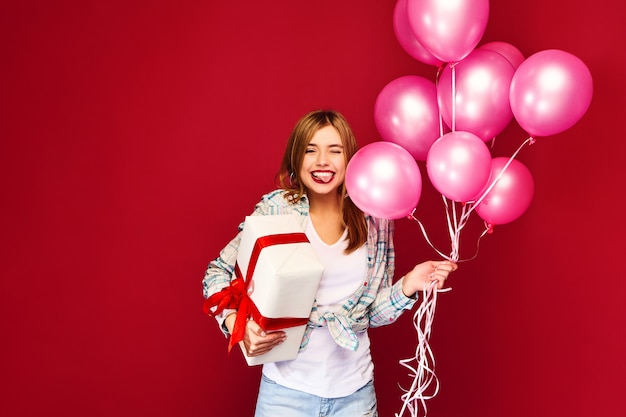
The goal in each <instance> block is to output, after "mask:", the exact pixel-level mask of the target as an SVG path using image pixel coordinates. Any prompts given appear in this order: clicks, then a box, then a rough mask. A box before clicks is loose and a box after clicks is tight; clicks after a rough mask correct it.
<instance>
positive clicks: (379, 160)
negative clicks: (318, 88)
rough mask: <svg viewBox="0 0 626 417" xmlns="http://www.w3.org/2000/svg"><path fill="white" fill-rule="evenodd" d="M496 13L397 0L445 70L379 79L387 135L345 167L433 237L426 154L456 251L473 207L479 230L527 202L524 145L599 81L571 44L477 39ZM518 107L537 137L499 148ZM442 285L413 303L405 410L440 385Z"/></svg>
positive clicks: (572, 113) (384, 213)
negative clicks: (421, 216) (425, 199)
mask: <svg viewBox="0 0 626 417" xmlns="http://www.w3.org/2000/svg"><path fill="white" fill-rule="evenodd" d="M488 16H489V0H454V1H450V0H397V2H396V6H395V9H394V14H393V27H394V31H395V34H396V38H397V39H398V41H399V43H400V45H401V46H402V48H404V50H405V51H406V52H407V53H408V54H409V55H411V56H412V57H413V58H415V59H416V60H418V61H420V62H422V63H425V64H428V65H435V66H437V67H438V71H437V77H436V80H435V81H434V82H433V81H431V80H429V79H427V78H424V77H420V76H416V75H407V76H403V77H400V78H397V79H395V80H393V81H391V82H390V83H388V84H387V85H386V86H385V87H384V88H383V89H382V91H381V92H380V93H379V95H378V97H377V99H376V103H375V108H374V120H375V123H376V127H377V129H378V131H379V133H380V135H381V137H382V139H383V140H382V141H379V142H375V143H372V144H369V145H366V146H365V147H363V148H361V149H360V150H359V151H358V152H357V153H356V154H355V155H354V156H353V157H352V159H351V160H350V162H349V163H348V167H347V170H346V187H347V190H348V194H349V195H350V197H351V199H352V200H353V201H354V203H355V204H356V205H357V206H358V207H359V208H360V209H361V210H363V211H364V212H366V213H368V214H371V215H373V216H375V217H382V218H390V219H397V218H402V217H409V218H412V219H414V220H416V221H417V222H418V223H419V225H420V227H421V228H422V232H423V233H424V236H425V237H426V240H427V241H428V243H429V244H430V241H429V239H428V236H427V234H426V231H425V229H424V227H423V226H422V224H421V223H420V222H419V220H418V219H416V218H415V217H414V215H413V213H414V212H415V208H416V205H417V203H418V201H419V199H420V194H421V190H422V182H421V181H422V179H421V176H420V171H419V167H418V165H417V163H418V161H425V162H426V170H427V173H428V178H429V179H430V181H431V183H432V185H433V186H434V188H435V189H436V190H437V191H438V192H440V193H441V195H442V198H443V201H444V203H445V206H446V214H447V220H448V221H447V223H448V230H449V233H450V240H451V243H452V248H451V251H450V253H449V254H444V253H442V252H441V251H439V250H437V249H436V248H434V247H433V248H434V249H435V250H436V251H437V252H438V253H439V254H440V255H441V256H443V257H445V258H447V259H450V260H453V261H458V259H459V248H458V246H459V236H460V232H461V230H462V229H463V227H464V226H465V224H466V222H467V221H468V219H469V215H470V214H471V213H473V212H474V211H475V212H476V213H477V214H478V216H480V218H482V219H483V221H484V222H485V226H486V228H485V231H484V232H483V234H482V235H481V237H482V236H484V235H485V234H486V233H488V232H489V231H491V229H492V227H493V225H498V224H505V223H508V222H511V221H513V220H515V219H517V218H518V217H519V216H521V215H522V214H523V213H524V212H525V211H526V209H527V208H528V207H529V205H530V203H531V200H532V198H533V193H534V181H533V177H532V175H531V173H530V171H529V170H528V168H526V167H525V166H524V165H523V164H522V163H521V162H519V161H517V160H516V159H515V157H516V156H517V154H518V153H519V152H520V151H521V149H522V148H523V147H524V146H525V145H527V144H532V143H534V142H535V137H543V136H550V135H554V134H557V133H560V132H562V131H564V130H566V129H569V128H570V127H571V126H573V125H574V124H575V123H576V122H578V120H579V119H580V118H581V117H582V116H583V115H584V113H585V112H586V111H587V109H588V107H589V104H590V102H591V96H592V91H593V87H592V79H591V74H590V72H589V70H588V68H587V67H586V66H585V64H584V63H583V62H582V61H581V60H580V59H579V58H577V57H576V56H574V55H572V54H570V53H568V52H565V51H561V50H557V49H550V50H544V51H541V52H537V53H535V54H534V55H531V56H530V57H528V58H525V57H524V55H523V54H522V53H521V52H520V51H519V50H518V49H517V48H516V47H515V46H513V45H511V44H509V43H507V42H490V43H487V44H484V45H482V46H480V47H478V44H479V42H480V40H481V38H482V36H483V33H484V31H485V28H486V26H487V21H488ZM513 119H515V120H516V121H517V123H518V124H519V126H520V127H521V128H522V129H524V130H525V131H526V132H527V133H528V134H529V138H528V139H526V140H525V141H524V142H523V143H522V145H521V146H520V147H519V148H518V149H517V151H516V152H515V153H514V154H513V155H512V156H511V157H492V155H491V151H490V149H489V148H488V146H487V142H489V141H491V140H493V139H494V138H495V137H496V136H497V135H498V134H500V133H501V132H502V131H503V130H504V129H505V128H506V127H507V125H509V123H511V122H512V120H513ZM457 206H460V207H458V208H457ZM431 246H433V245H432V244H431ZM436 294H437V290H436V289H435V287H434V284H433V285H431V287H429V288H428V289H425V290H424V297H423V299H422V304H421V305H420V307H419V308H418V309H417V311H416V313H415V315H414V326H415V328H416V330H417V331H418V347H417V349H416V354H415V357H414V358H410V359H406V360H403V361H401V364H402V365H403V366H405V367H406V368H407V369H408V370H409V371H410V372H409V373H410V375H412V376H413V384H412V385H411V388H410V389H407V390H405V393H404V395H403V396H402V399H403V400H404V404H403V407H402V410H401V411H400V413H399V414H396V416H401V415H403V413H404V411H405V410H407V409H408V410H409V411H410V413H411V415H412V416H416V415H417V414H418V407H419V405H420V404H421V405H422V406H423V407H424V411H425V410H426V405H425V400H426V399H428V398H432V396H434V395H435V394H436V393H437V391H438V386H439V384H438V381H437V378H436V376H435V374H434V357H433V355H432V352H431V350H430V348H429V346H428V338H429V335H430V329H431V324H432V321H433V315H434V308H435V304H436ZM433 385H434V389H433V388H432V387H433ZM428 392H430V393H431V394H428V395H427V394H426V393H428Z"/></svg>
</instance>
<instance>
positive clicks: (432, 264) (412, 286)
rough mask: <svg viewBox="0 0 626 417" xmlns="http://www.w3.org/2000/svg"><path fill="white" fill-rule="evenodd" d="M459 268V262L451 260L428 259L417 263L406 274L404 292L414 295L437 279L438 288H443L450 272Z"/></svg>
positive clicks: (408, 295) (409, 295)
mask: <svg viewBox="0 0 626 417" xmlns="http://www.w3.org/2000/svg"><path fill="white" fill-rule="evenodd" d="M457 268H458V266H457V264H456V263H454V262H451V261H426V262H422V263H421V264H418V265H415V267H414V268H413V269H412V270H411V271H410V272H409V273H408V274H406V275H405V276H404V279H403V281H402V292H403V293H404V295H406V296H407V297H413V296H414V295H415V293H416V292H418V291H424V289H426V288H428V287H429V286H430V285H431V284H432V282H433V281H437V289H441V288H443V285H444V283H445V281H446V279H448V276H449V275H450V273H451V272H453V271H456V269H457Z"/></svg>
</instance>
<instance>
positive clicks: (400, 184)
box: [346, 142, 422, 219]
mask: <svg viewBox="0 0 626 417" xmlns="http://www.w3.org/2000/svg"><path fill="white" fill-rule="evenodd" d="M346 189H347V190H348V195H349V196H350V198H351V199H352V201H353V202H354V204H356V206H357V207H358V208H360V209H361V210H363V212H365V213H367V214H370V215H372V216H374V217H379V218H383V219H399V218H401V217H406V216H408V215H409V214H410V213H411V212H412V211H413V209H415V207H416V206H417V203H418V202H419V199H420V195H421V193H422V176H421V174H420V170H419V167H418V166H417V163H416V162H415V159H413V157H412V156H411V154H409V152H408V151H407V150H406V149H404V148H402V147H401V146H399V145H396V144H394V143H389V142H374V143H370V144H369V145H366V146H364V147H363V148H361V149H359V150H358V151H357V152H356V153H355V154H354V156H353V157H352V159H350V162H349V163H348V167H347V168H346Z"/></svg>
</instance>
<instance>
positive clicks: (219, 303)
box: [202, 233, 309, 352]
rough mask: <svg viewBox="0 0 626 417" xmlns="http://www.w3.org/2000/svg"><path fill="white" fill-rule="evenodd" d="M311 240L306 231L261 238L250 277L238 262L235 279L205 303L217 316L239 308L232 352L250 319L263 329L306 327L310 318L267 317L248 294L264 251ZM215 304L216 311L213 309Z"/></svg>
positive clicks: (249, 272) (206, 312)
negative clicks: (277, 246) (269, 247)
mask: <svg viewBox="0 0 626 417" xmlns="http://www.w3.org/2000/svg"><path fill="white" fill-rule="evenodd" d="M308 241H309V240H308V239H307V237H306V235H305V234H304V233H283V234H277V235H268V236H263V237H260V238H258V239H257V240H256V241H255V242H254V247H253V249H252V254H251V255H250V263H249V265H248V270H247V271H246V277H245V279H244V278H243V276H242V274H241V270H240V269H239V265H238V264H235V279H234V280H232V281H231V283H230V286H228V287H226V288H224V289H222V290H221V291H220V292H217V293H215V294H213V295H212V296H210V297H209V298H208V299H207V300H206V301H205V302H204V304H203V306H202V310H203V311H204V313H205V314H208V315H210V316H215V315H217V314H219V313H221V312H222V311H224V309H226V308H229V309H236V310H237V317H236V318H235V325H234V327H233V332H232V335H231V338H230V342H229V344H228V351H229V352H230V349H231V348H232V347H233V346H234V345H235V344H236V343H238V342H240V341H241V340H243V336H244V332H245V328H246V321H247V320H248V319H252V320H254V321H255V322H256V323H257V324H258V325H259V326H261V328H262V329H263V330H279V329H285V328H288V327H295V326H302V325H304V324H307V322H308V320H309V318H308V317H301V318H300V317H283V318H267V317H264V316H263V315H262V314H261V313H260V312H259V309H258V308H257V306H256V305H255V304H254V301H252V299H251V298H250V296H249V295H248V287H249V285H250V282H251V281H252V276H253V275H254V269H255V267H256V263H257V261H258V260H259V256H260V254H261V250H263V249H264V248H266V247H268V246H273V245H285V244H289V243H306V242H308ZM213 307H216V308H215V311H211V309H212V308H213Z"/></svg>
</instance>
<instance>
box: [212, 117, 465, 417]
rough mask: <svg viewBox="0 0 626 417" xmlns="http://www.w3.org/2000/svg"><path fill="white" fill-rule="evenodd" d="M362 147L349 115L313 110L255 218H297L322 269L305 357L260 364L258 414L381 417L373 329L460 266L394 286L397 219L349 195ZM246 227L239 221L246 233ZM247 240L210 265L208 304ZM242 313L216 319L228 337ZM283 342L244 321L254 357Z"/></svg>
mask: <svg viewBox="0 0 626 417" xmlns="http://www.w3.org/2000/svg"><path fill="white" fill-rule="evenodd" d="M356 150H357V144H356V140H355V137H354V134H353V133H352V130H351V128H350V126H349V125H348V123H347V121H346V120H345V118H344V117H343V116H342V115H341V114H339V113H337V112H335V111H314V112H311V113H309V114H307V115H305V116H304V117H303V118H302V119H301V120H300V121H299V122H298V123H297V124H296V126H295V128H294V130H293V132H292V133H291V136H290V138H289V142H288V144H287V148H286V149H285V154H284V156H283V160H282V164H281V169H280V171H279V174H278V176H277V182H278V184H279V186H280V188H279V189H277V190H275V191H273V192H271V193H269V194H266V195H265V196H263V198H262V200H261V202H259V203H258V204H257V206H256V207H255V210H254V214H255V215H272V214H288V213H297V214H299V215H300V218H301V220H302V225H303V227H304V229H305V233H306V235H307V237H308V239H309V241H310V242H311V245H312V246H313V248H314V250H315V252H316V254H317V256H318V258H319V259H320V261H321V263H322V264H323V266H324V273H323V275H322V279H321V283H320V287H319V290H318V292H317V294H316V301H315V305H314V306H313V309H312V311H311V315H310V317H309V322H308V325H307V329H306V332H305V335H304V338H303V340H302V343H301V347H300V351H299V353H298V357H297V358H296V359H294V360H291V361H283V362H275V363H267V364H265V365H263V377H262V381H261V387H260V390H259V396H258V399H257V407H256V413H255V416H257V417H270V416H271V417H280V416H285V417H298V416H302V417H306V416H321V415H324V416H345V417H355V416H376V415H377V410H376V395H375V391H374V385H373V369H374V366H373V363H372V359H371V355H370V349H369V346H370V341H369V337H368V333H367V329H368V328H369V327H376V326H382V325H386V324H389V323H392V322H394V321H395V320H396V319H397V318H398V317H399V316H400V315H401V314H402V313H403V312H404V311H405V310H408V309H410V308H411V307H413V305H414V304H415V301H416V294H417V292H419V291H421V290H423V289H424V288H425V287H427V286H429V285H431V283H432V281H433V280H436V281H438V282H437V287H438V288H441V287H442V286H443V283H444V281H445V280H446V278H447V277H448V275H449V274H450V272H452V271H454V270H455V269H456V267H457V266H456V264H454V263H452V262H448V261H428V262H424V263H421V264H419V265H417V266H415V267H414V268H413V269H412V270H411V271H410V272H408V273H407V274H406V275H405V276H404V277H402V278H400V279H399V280H398V281H397V282H396V283H395V284H393V281H392V279H393V273H394V263H395V260H394V247H393V222H392V221H390V220H386V219H377V218H373V217H371V216H368V215H366V214H364V213H363V212H362V211H361V210H360V209H358V208H357V207H356V206H355V205H354V203H353V202H352V201H351V200H350V198H349V197H348V196H347V195H346V187H345V181H344V180H345V174H346V167H347V164H348V161H349V160H350V158H351V157H352V155H354V153H355V152H356ZM242 226H243V225H240V231H241V228H242ZM239 241H240V235H238V236H237V237H235V238H234V239H233V240H232V241H231V242H230V243H229V244H228V245H227V246H226V247H225V248H224V249H223V250H222V252H221V253H220V256H219V257H218V258H217V259H216V260H214V261H213V262H211V263H210V264H209V267H208V269H207V271H206V274H205V277H204V280H203V287H204V296H205V298H208V297H209V296H211V295H212V294H214V293H216V292H217V291H220V290H221V289H222V288H224V287H226V286H228V285H229V283H230V280H231V276H232V274H233V268H234V264H235V261H236V257H237V248H238V245H239ZM234 313H235V310H228V309H227V310H225V311H223V312H221V313H220V314H218V315H216V318H217V320H218V323H219V324H220V327H221V328H222V330H223V331H224V333H225V334H226V335H228V334H230V332H231V331H232V328H233V324H234V321H235V314H234ZM284 340H285V333H284V332H281V331H279V332H271V333H270V332H267V333H266V332H264V331H263V329H261V328H260V327H259V325H258V324H257V323H255V322H254V321H253V320H249V321H248V322H247V326H246V331H245V335H244V339H243V343H244V346H245V349H246V352H247V354H248V356H257V355H262V354H264V353H266V352H268V351H269V350H271V349H272V348H274V347H275V346H277V345H278V344H280V343H282V342H283V341H284Z"/></svg>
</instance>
